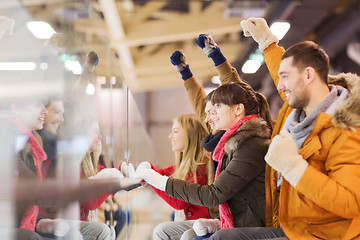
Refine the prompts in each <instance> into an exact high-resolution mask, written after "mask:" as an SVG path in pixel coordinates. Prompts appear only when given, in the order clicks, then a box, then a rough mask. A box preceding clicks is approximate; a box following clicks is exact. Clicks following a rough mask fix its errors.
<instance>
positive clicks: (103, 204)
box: [0, 0, 167, 240]
mask: <svg viewBox="0 0 360 240" xmlns="http://www.w3.org/2000/svg"><path fill="white" fill-rule="evenodd" d="M35 2H36V3H35ZM39 2H41V1H15V0H5V1H1V3H0V51H1V54H0V115H1V116H0V121H1V124H0V130H1V131H0V132H1V134H0V135H1V137H0V139H1V143H0V145H1V149H0V154H1V159H2V160H1V161H0V176H1V180H2V182H3V183H4V182H5V183H7V184H2V186H1V189H0V216H1V217H0V238H1V239H16V236H18V238H21V237H19V236H25V235H27V236H29V234H30V235H31V234H33V233H35V232H37V234H40V235H41V236H43V237H46V238H49V239H58V238H60V237H64V236H65V237H67V239H74V240H76V239H81V236H80V235H81V234H84V232H86V231H87V230H88V229H95V226H98V225H96V224H95V225H93V224H94V223H96V222H98V223H103V225H101V227H102V228H103V230H101V231H108V230H109V229H111V230H112V232H111V231H109V232H111V234H113V235H116V237H117V239H139V238H138V237H137V235H136V234H139V233H143V232H146V233H149V234H150V235H151V232H152V228H153V227H154V226H153V224H155V226H156V223H157V222H159V221H160V220H162V216H163V215H162V214H161V212H159V209H162V208H161V207H160V208H157V207H156V206H155V207H154V206H153V201H154V199H156V198H154V192H153V191H152V190H151V188H150V187H148V186H145V185H144V184H143V185H141V186H140V187H138V186H137V188H136V189H134V190H132V191H124V190H121V189H122V188H123V187H124V185H121V184H122V183H123V181H124V180H122V179H120V180H119V178H120V176H119V174H120V173H119V171H117V170H116V171H117V172H116V173H115V172H114V171H112V170H110V171H107V172H106V174H105V173H104V172H105V171H104V170H102V171H104V172H102V171H100V173H99V170H100V169H102V168H118V167H119V165H120V164H122V163H131V164H132V165H133V166H134V167H135V168H136V166H137V165H138V164H139V163H140V162H142V161H150V162H152V161H153V160H154V158H155V154H154V148H153V146H152V142H151V140H150V138H149V135H148V133H147V131H146V128H145V126H144V123H143V121H142V118H141V114H140V113H139V110H138V107H137V102H136V100H135V98H134V96H133V94H132V93H131V92H130V90H129V88H128V87H127V85H126V83H125V82H124V80H123V76H122V73H121V72H119V67H118V65H117V64H118V59H117V58H118V56H117V55H116V53H115V52H114V50H113V49H112V48H111V46H110V44H109V42H108V41H107V38H106V36H104V37H103V38H102V37H99V36H98V35H96V36H95V35H94V36H93V38H94V39H91V41H90V40H89V39H86V38H87V37H89V35H86V36H85V35H81V33H79V32H81V31H75V28H76V27H77V25H76V24H74V22H77V21H78V22H84V21H86V20H87V18H89V17H92V18H96V17H99V16H95V15H92V13H91V10H90V9H91V8H90V5H89V4H90V3H89V1H65V0H64V1H60V0H59V1H42V3H40V4H39ZM75 10H76V11H75ZM89 31H90V30H89ZM90 43H91V44H90ZM109 176H110V177H109ZM109 178H112V179H109ZM119 182H120V185H119ZM119 210H121V211H119ZM166 214H167V212H166ZM40 216H41V218H43V219H41V220H39V218H38V217H40ZM166 220H167V219H166ZM144 223H146V224H144ZM122 224H124V225H123V226H122ZM106 225H107V226H106ZM109 226H111V228H109ZM22 229H28V230H29V231H30V232H31V233H29V232H26V230H25V231H24V230H22ZM21 234H25V235H21Z"/></svg>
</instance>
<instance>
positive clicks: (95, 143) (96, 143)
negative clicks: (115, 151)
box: [90, 121, 102, 152]
mask: <svg viewBox="0 0 360 240" xmlns="http://www.w3.org/2000/svg"><path fill="white" fill-rule="evenodd" d="M90 138H91V139H92V142H91V145H90V151H91V152H101V147H102V146H101V139H102V137H101V134H100V128H99V124H98V123H97V122H96V121H95V122H94V123H93V124H92V125H91V128H90Z"/></svg>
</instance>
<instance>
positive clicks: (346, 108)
mask: <svg viewBox="0 0 360 240" xmlns="http://www.w3.org/2000/svg"><path fill="white" fill-rule="evenodd" d="M328 81H329V84H335V85H341V86H343V87H346V88H347V89H348V90H349V91H350V94H349V97H348V98H347V99H346V100H345V101H344V102H342V103H340V104H339V105H338V106H337V107H336V110H335V112H334V114H333V116H332V122H333V124H334V125H335V126H336V127H340V128H343V129H352V130H354V131H355V128H357V127H360V77H359V76H358V75H356V74H352V73H340V74H338V75H336V76H329V78H328Z"/></svg>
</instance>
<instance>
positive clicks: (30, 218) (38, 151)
mask: <svg viewBox="0 0 360 240" xmlns="http://www.w3.org/2000/svg"><path fill="white" fill-rule="evenodd" d="M6 118H7V119H8V120H9V121H10V122H12V123H13V124H14V125H15V126H16V127H17V128H18V129H19V130H20V132H21V133H22V134H24V135H26V136H28V143H29V145H30V152H31V155H32V157H33V158H34V164H35V167H36V175H37V176H38V178H39V179H40V180H42V174H41V169H40V166H39V163H40V161H44V160H46V159H47V156H46V153H45V152H44V149H43V148H42V147H41V145H40V144H39V142H38V141H37V140H36V138H35V137H34V135H33V134H32V132H31V131H29V130H28V129H26V127H25V126H24V125H22V124H21V123H19V121H17V120H16V119H15V118H13V117H6ZM38 214H39V206H37V205H29V206H28V208H27V209H26V211H25V213H24V216H23V218H22V219H21V223H20V228H23V229H28V230H31V231H35V225H36V220H37V217H38Z"/></svg>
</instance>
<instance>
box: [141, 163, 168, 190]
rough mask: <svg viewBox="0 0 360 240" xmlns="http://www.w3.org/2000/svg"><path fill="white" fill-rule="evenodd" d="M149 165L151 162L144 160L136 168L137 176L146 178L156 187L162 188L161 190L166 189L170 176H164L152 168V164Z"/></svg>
mask: <svg viewBox="0 0 360 240" xmlns="http://www.w3.org/2000/svg"><path fill="white" fill-rule="evenodd" d="M147 164H148V165H147ZM149 165H150V164H149V163H148V162H142V163H141V164H140V165H139V166H138V168H137V169H136V172H135V176H136V178H141V179H144V180H145V181H146V182H147V183H149V184H150V185H151V186H153V187H154V188H157V189H160V190H161V191H165V188H166V183H167V180H168V179H169V177H167V176H163V175H161V174H160V173H158V172H156V171H154V170H152V169H151V166H150V168H149Z"/></svg>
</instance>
